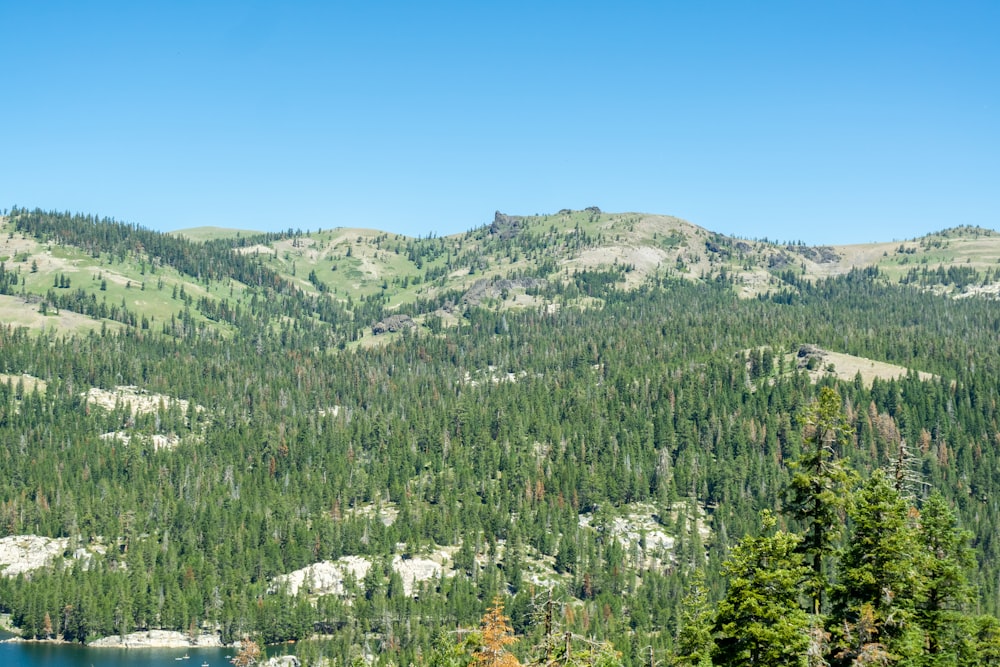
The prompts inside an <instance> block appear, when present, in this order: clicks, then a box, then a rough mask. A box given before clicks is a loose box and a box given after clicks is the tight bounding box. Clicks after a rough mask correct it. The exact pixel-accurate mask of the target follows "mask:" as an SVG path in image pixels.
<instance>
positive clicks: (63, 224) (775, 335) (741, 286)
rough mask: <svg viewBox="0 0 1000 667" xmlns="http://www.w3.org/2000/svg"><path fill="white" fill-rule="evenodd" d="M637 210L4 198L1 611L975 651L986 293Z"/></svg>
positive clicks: (982, 656)
mask: <svg viewBox="0 0 1000 667" xmlns="http://www.w3.org/2000/svg"><path fill="white" fill-rule="evenodd" d="M650 220H651V219H647V218H644V217H640V216H636V215H635V214H629V215H621V216H615V215H614V214H606V213H602V212H600V211H593V210H591V211H583V212H573V211H569V212H564V213H560V214H558V215H555V216H545V217H537V218H536V217H531V218H521V219H519V220H518V222H517V224H516V225H514V224H513V223H511V220H510V219H509V218H508V219H506V220H502V221H501V222H502V223H503V224H500V225H499V226H498V227H497V229H496V230H491V226H489V225H486V226H483V227H482V228H480V229H477V230H473V231H471V232H469V233H467V234H463V235H457V236H454V237H444V238H427V239H410V238H406V237H402V236H398V235H392V234H386V233H382V232H371V231H364V230H326V231H317V232H315V233H303V232H289V233H284V234H276V235H260V236H253V237H249V236H246V235H242V234H240V235H237V234H235V233H234V234H231V235H228V236H222V237H220V238H216V239H213V240H210V241H208V242H196V241H192V240H187V239H184V238H179V237H175V236H170V235H163V234H158V233H156V232H151V231H148V230H144V229H142V228H140V227H136V226H133V225H126V224H122V223H117V222H113V221H108V220H96V219H93V218H89V217H84V216H71V215H64V214H52V213H42V212H38V211H35V212H28V211H24V210H21V209H16V210H15V211H12V212H11V214H10V216H9V217H8V218H7V219H6V220H5V221H4V223H3V224H4V227H5V228H4V229H3V230H2V231H3V233H2V234H0V255H2V256H5V258H4V259H3V264H2V267H0V309H2V313H3V316H2V318H0V319H2V320H3V322H5V323H8V324H5V325H3V326H2V327H0V442H3V443H5V447H3V448H2V449H0V573H3V571H6V574H7V575H8V576H0V613H10V614H11V619H12V621H13V623H14V624H15V625H17V626H18V627H19V628H20V629H21V632H22V634H23V635H25V636H30V637H39V638H52V637H55V636H60V637H62V638H64V639H66V640H69V641H79V642H84V641H90V640H93V639H96V638H98V637H102V636H110V635H120V634H122V635H123V634H127V633H130V632H134V631H141V630H146V629H169V630H180V631H183V632H185V633H188V634H189V635H190V636H192V637H194V636H197V635H198V634H200V633H202V632H209V633H218V634H220V635H221V637H222V639H223V640H224V641H226V642H231V641H234V640H238V639H240V638H242V637H244V636H249V637H252V638H255V639H257V640H260V641H264V642H279V641H285V640H290V639H295V640H305V639H308V638H309V637H312V636H314V635H321V636H322V637H323V639H322V641H299V642H298V643H297V644H296V645H295V649H294V650H295V651H296V652H297V653H298V654H299V655H300V657H302V658H303V660H304V661H307V662H309V664H315V662H316V661H318V660H319V658H320V657H321V656H325V657H327V658H330V659H332V660H336V661H339V664H349V663H353V662H355V661H357V660H366V661H374V662H378V663H380V664H388V663H389V662H392V663H393V664H397V665H400V664H409V663H411V662H412V663H413V664H435V665H444V664H448V665H464V664H471V663H472V662H475V664H483V663H489V664H491V665H492V664H496V663H499V662H503V663H504V664H508V665H510V664H513V661H514V660H515V658H516V659H517V660H520V661H522V662H525V663H531V664H539V665H541V664H546V665H548V664H554V663H557V662H558V663H565V664H570V663H573V664H584V663H586V664H602V665H610V664H627V665H635V666H638V665H649V664H650V663H651V662H652V663H653V664H661V665H662V664H692V665H694V664H699V665H703V664H713V663H714V664H725V665H737V664H738V665H746V664H758V665H781V664H795V665H800V664H807V663H806V659H807V656H813V657H814V658H816V659H817V660H819V659H820V658H822V659H824V660H826V661H827V662H829V663H830V664H837V665H841V664H843V665H848V664H872V663H876V664H888V663H893V664H907V665H911V664H912V665H925V664H989V663H990V661H991V660H995V659H996V656H997V655H1000V622H998V621H997V620H996V618H995V616H996V614H997V613H998V611H1000V585H998V582H1000V560H998V556H1000V553H998V551H1000V542H998V540H997V539H996V535H1000V515H998V511H1000V507H998V500H997V499H998V498H1000V474H998V472H997V471H998V470H1000V426H998V425H1000V401H998V398H1000V397H998V391H1000V349H998V346H997V344H996V341H997V336H998V335H1000V310H998V309H997V303H996V301H995V300H992V299H991V298H990V293H989V290H988V289H987V288H988V287H989V285H988V284H984V283H989V281H988V280H987V269H985V268H983V269H980V268H977V269H976V270H977V271H980V273H979V278H978V279H977V280H978V282H977V284H976V287H977V288H980V289H979V291H976V292H975V293H971V292H970V293H968V296H969V297H970V298H964V299H955V298H952V296H953V295H954V291H953V290H952V291H947V292H946V291H945V290H942V289H937V288H938V287H940V286H941V285H940V284H938V285H936V286H932V285H930V283H929V282H928V284H927V285H925V286H924V287H925V288H921V287H918V286H917V285H913V284H900V278H901V277H903V276H905V275H906V272H907V271H908V270H909V268H908V267H907V266H906V265H903V264H902V263H901V262H902V260H903V259H904V258H905V257H913V255H910V254H907V253H906V252H904V253H900V254H898V256H893V255H889V254H887V258H889V259H892V261H893V262H895V263H894V264H881V263H880V264H879V266H877V267H872V268H854V269H853V270H845V271H844V273H843V274H841V275H834V276H833V277H829V278H816V277H810V276H809V275H808V274H807V273H806V272H804V271H803V270H802V269H801V265H802V263H804V262H812V261H813V260H812V259H809V258H808V257H806V255H804V254H801V253H797V254H796V255H795V256H796V260H795V262H794V263H793V264H788V265H785V264H781V265H780V266H779V265H776V266H775V267H773V268H771V269H767V268H766V265H767V259H766V256H765V255H763V254H762V255H761V256H760V257H759V258H758V257H757V255H756V254H755V253H765V252H768V253H770V252H772V250H773V251H774V253H777V252H784V253H786V254H790V253H791V252H792V251H789V250H788V249H787V248H785V247H778V246H766V247H765V244H762V243H761V242H742V241H741V242H736V241H734V240H731V239H730V240H727V239H726V238H724V237H721V236H719V235H712V234H710V233H708V232H704V234H705V235H704V236H697V234H700V233H701V232H698V231H697V229H696V228H693V226H692V227H691V228H690V229H689V228H688V227H684V226H682V225H680V223H678V222H676V221H675V220H674V219H660V218H657V219H656V220H654V221H652V222H651V221H650ZM495 222H496V221H495ZM654 223H655V224H654ZM684 224H686V223H684ZM656 225H659V226H656ZM630 229H631V231H630ZM692 230H694V231H692ZM702 231H704V230H702ZM630 234H632V235H633V236H629V235H630ZM692 234H694V236H692ZM616 235H617V236H618V237H619V238H618V239H617V240H615V237H616ZM641 235H648V237H647V236H641ZM654 235H655V241H656V243H657V244H658V245H656V246H655V247H654V246H650V245H641V244H640V242H641V243H645V242H646V241H644V240H643V239H646V238H648V239H649V240H650V242H652V240H653V239H654ZM640 236H641V238H640ZM926 238H935V237H926ZM941 238H942V239H943V240H942V246H943V245H944V244H946V243H951V244H952V245H951V250H955V249H956V248H958V247H959V246H961V243H963V242H964V241H963V239H970V243H971V238H972V237H971V236H962V235H955V236H942V237H941ZM706 240H708V241H710V242H711V244H713V246H714V247H715V248H716V249H717V251H718V252H713V251H712V249H711V248H709V246H708V245H706ZM980 241H982V239H980ZM739 243H743V244H744V245H745V246H746V247H745V248H744V247H738V244H739ZM699 244H700V245H699ZM897 245H898V244H897ZM911 245H919V242H907V244H905V247H909V246H911ZM905 247H904V250H905ZM962 247H964V246H962ZM768 248H770V249H768ZM944 250H946V248H943V247H941V248H930V249H927V248H925V249H923V250H919V252H931V251H934V252H944ZM723 251H724V252H723ZM835 251H836V254H837V256H838V257H840V258H843V257H845V256H847V254H848V251H847V250H845V249H843V248H837V249H835ZM668 253H678V254H668ZM741 253H742V255H741ZM723 254H726V258H723V257H722V256H723ZM824 257H827V259H829V257H830V255H829V254H824V253H820V252H819V251H817V255H816V261H819V260H822V259H823V258H824ZM649 258H660V259H659V260H657V261H661V260H662V259H663V258H666V262H665V263H663V262H662V261H661V264H660V265H656V264H652V263H648V264H647V263H644V262H647V260H649ZM677 258H680V262H678V261H677ZM712 258H715V259H712ZM599 260H600V261H599ZM649 261H650V262H651V261H652V260H649ZM837 261H838V262H839V261H844V260H843V259H838V260H837ZM963 261H964V260H963ZM827 263H828V264H832V263H834V262H833V261H832V260H830V261H828V262H827ZM928 264H930V261H929V262H928ZM969 264H970V266H973V267H975V266H976V261H973V262H970V263H969ZM681 265H683V266H681ZM744 265H745V266H747V267H749V268H748V269H747V270H746V272H745V273H741V271H743V269H741V268H739V267H742V266H744ZM808 266H811V265H808V264H807V267H808ZM936 266H937V265H936V264H934V265H932V267H933V268H931V267H929V268H928V273H932V272H936V270H937V269H936ZM692 267H701V268H695V269H694V270H692ZM910 268H912V267H910ZM758 270H760V271H764V274H763V275H760V276H758V277H760V280H761V281H762V282H761V283H760V285H759V287H760V289H757V290H756V291H755V292H754V293H752V294H750V293H748V292H747V289H749V287H748V285H750V280H751V276H755V275H758V274H756V273H754V272H755V271H758ZM944 271H945V273H946V274H947V272H948V271H949V269H948V268H945V269H944ZM919 274H920V270H919V269H918V275H919ZM755 279H756V278H755ZM932 287H933V288H934V289H932ZM747 296H753V297H754V298H746V297H747ZM88 304H89V305H88ZM102 305H103V306H104V308H106V309H107V310H106V311H105V312H107V313H108V314H110V313H111V308H112V307H114V308H115V311H114V312H115V314H116V315H118V316H117V317H108V318H106V319H100V317H101V312H102V311H101V310H100V308H101V306H102ZM95 309H96V310H95ZM69 315H72V317H70V316H69ZM404 316H405V317H404ZM95 318H97V319H95ZM92 325H93V326H92ZM373 325H381V326H373ZM373 328H377V329H379V332H378V334H377V335H376V334H375V333H373ZM805 344H809V345H808V346H807V345H805ZM801 350H806V353H803V354H802V355H800V351H801ZM822 350H828V351H831V353H830V354H829V355H828V356H826V357H822V356H821V354H820V352H819V351H822ZM848 361H849V362H850V363H851V364H853V365H854V366H852V371H851V372H845V368H844V367H843V366H844V364H846V363H848ZM838 364H840V365H841V367H839V368H838V367H837V366H838ZM899 367H902V368H904V369H910V371H909V372H908V373H905V374H900V372H898V368H899ZM886 369H890V370H886ZM891 369H897V370H896V371H891ZM918 372H922V373H924V375H922V376H921V375H918ZM921 377H922V378H923V379H921ZM27 536H35V537H31V538H29V537H27ZM41 538H47V539H44V540H43V539H41ZM28 544H31V545H42V546H41V547H37V548H33V549H32V550H33V551H34V552H35V556H36V558H35V559H34V560H31V561H30V562H29V559H28V558H27V556H26V555H25V550H26V547H25V548H21V547H19V546H18V545H28ZM43 547H44V554H45V556H44V557H42V558H37V556H38V555H39V552H40V550H41V549H42V548H43ZM509 633H512V634H509ZM512 637H516V639H517V641H516V642H514V643H510V642H508V641H507V639H509V638H512ZM508 651H509V653H508ZM812 664H821V663H819V662H814V663H812Z"/></svg>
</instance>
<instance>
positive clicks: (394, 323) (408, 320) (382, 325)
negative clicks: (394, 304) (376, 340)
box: [372, 315, 417, 336]
mask: <svg viewBox="0 0 1000 667" xmlns="http://www.w3.org/2000/svg"><path fill="white" fill-rule="evenodd" d="M415 326H417V323H416V322H414V321H413V318H412V317H410V316H409V315H390V316H389V317H387V318H385V319H384V320H382V321H381V322H376V323H375V324H373V325H372V333H373V334H375V335H376V336H379V335H381V334H384V333H395V332H397V331H402V330H403V329H409V328H411V327H415Z"/></svg>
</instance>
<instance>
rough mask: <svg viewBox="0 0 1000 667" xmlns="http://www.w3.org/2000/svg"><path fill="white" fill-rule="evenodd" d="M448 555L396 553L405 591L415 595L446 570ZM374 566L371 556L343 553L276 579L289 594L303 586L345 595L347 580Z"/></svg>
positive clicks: (396, 567) (359, 577)
mask: <svg viewBox="0 0 1000 667" xmlns="http://www.w3.org/2000/svg"><path fill="white" fill-rule="evenodd" d="M446 558H448V556H447V554H445V553H443V552H442V553H438V554H437V560H432V559H429V558H404V557H402V556H399V555H397V556H395V557H393V559H392V565H391V567H392V570H393V572H396V573H397V574H398V575H399V577H400V579H402V580H403V592H404V593H405V594H406V595H413V592H414V590H415V589H416V588H417V585H418V584H419V583H420V582H422V581H427V580H429V579H436V578H438V577H440V576H441V575H442V573H444V572H445V569H444V567H443V566H442V565H441V563H440V562H439V561H441V560H444V559H446ZM371 566H372V564H371V560H370V559H368V558H365V557H363V556H342V557H341V558H338V559H337V560H335V561H329V560H326V561H322V562H319V563H313V564H312V565H309V566H307V567H304V568H302V569H301V570H295V571H294V572H291V573H289V574H286V575H284V576H281V577H278V578H277V579H276V580H275V581H276V583H278V584H280V585H284V586H286V587H287V592H288V594H289V595H297V594H298V592H299V590H302V589H304V590H305V592H306V593H308V594H310V595H345V594H346V593H347V589H346V587H345V586H344V581H345V580H346V579H347V578H348V577H350V578H352V579H353V580H354V581H356V582H360V581H361V580H362V579H364V578H365V576H367V574H368V570H370V569H371Z"/></svg>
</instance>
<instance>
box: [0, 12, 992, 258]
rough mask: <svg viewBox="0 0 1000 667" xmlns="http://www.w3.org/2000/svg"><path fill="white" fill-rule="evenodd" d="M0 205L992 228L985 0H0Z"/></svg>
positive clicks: (918, 229)
mask: <svg viewBox="0 0 1000 667" xmlns="http://www.w3.org/2000/svg"><path fill="white" fill-rule="evenodd" d="M0 34H2V39H0V53H2V56H0V82H2V92H3V96H2V100H0V137H2V159H0V208H4V207H9V206H11V205H15V204H16V205H19V206H28V207H32V208H33V207H36V206H38V207H41V208H44V209H58V210H70V211H79V212H86V213H97V214H101V215H108V216H111V217H115V218H117V219H120V220H126V221H129V222H136V223H139V224H141V225H144V226H147V227H152V228H154V229H160V230H172V229H179V228H184V227H194V226H200V225H219V226H225V227H241V228H251V229H268V230H276V229H285V228H288V227H296V228H302V229H316V228H317V227H324V228H328V227H334V226H363V227H375V228H380V229H384V230H388V231H394V232H402V233H407V234H411V235H417V234H427V233H429V232H435V233H437V234H448V233H454V232H459V231H465V230H467V229H470V228H472V227H475V226H478V225H480V224H482V223H485V222H488V221H490V220H491V219H492V217H493V212H494V210H496V209H499V210H502V211H504V212H506V213H511V214H533V213H536V212H537V213H546V212H554V211H556V210H558V209H560V208H584V207H587V206H592V205H596V206H600V207H601V208H602V209H604V210H605V211H644V212H651V213H665V214H671V215H677V216H680V217H683V218H685V219H687V220H690V221H691V222H694V223H696V224H699V225H701V226H703V227H707V228H709V229H712V230H714V231H719V232H723V233H732V234H738V235H741V236H749V237H762V236H767V237H769V238H772V239H781V240H789V239H802V240H804V241H806V242H809V243H841V242H864V241H871V240H892V239H896V238H900V239H902V238H907V237H913V236H916V235H920V234H923V233H926V232H929V231H934V230H937V229H941V228H943V227H948V226H953V225H958V224H977V225H982V226H986V227H992V228H998V227H1000V37H998V35H1000V2H997V1H996V0H988V1H984V2H963V1H954V0H952V1H947V2H945V1H940V2H924V1H921V0H906V1H901V2H890V1H880V0H864V1H858V2H852V1H836V2H834V1H829V2H823V1H811V0H810V1H795V2H768V1H761V2H744V1H740V2H701V1H694V0H691V1H690V2H668V1H665V0H664V1H659V2H627V1H626V2H619V3H611V2H607V1H604V2H587V1H585V0H572V1H567V2H540V1H538V0H535V1H532V2H519V1H513V0H508V1H505V2H497V3H493V2H478V1H476V2H473V1H469V0H467V1H465V2H376V1H369V2H317V3H312V2H281V3H278V2H274V3H271V2H267V3H265V2H247V1H240V2H233V3H221V2H190V3H186V2H169V3H152V2H149V3H147V2H134V1H132V2H122V3H106V2H65V3H60V2H14V1H9V2H0Z"/></svg>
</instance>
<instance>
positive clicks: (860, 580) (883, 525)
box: [834, 469, 928, 659]
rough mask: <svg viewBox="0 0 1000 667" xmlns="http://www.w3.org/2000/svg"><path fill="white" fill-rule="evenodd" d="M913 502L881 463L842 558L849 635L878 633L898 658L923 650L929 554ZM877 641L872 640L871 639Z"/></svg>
mask: <svg viewBox="0 0 1000 667" xmlns="http://www.w3.org/2000/svg"><path fill="white" fill-rule="evenodd" d="M915 515H916V511H915V510H912V511H911V508H909V507H908V506H907V504H906V502H905V501H904V500H903V498H902V497H901V496H900V494H899V492H898V491H896V489H895V488H894V486H893V484H892V480H891V479H890V478H889V477H888V475H886V473H885V472H884V471H883V470H881V469H878V470H876V471H875V472H874V473H873V474H872V476H871V478H870V479H868V480H867V481H866V482H865V483H864V484H863V485H862V487H861V488H860V489H859V490H858V491H857V493H856V494H855V496H854V502H853V506H852V507H851V509H850V516H851V519H852V521H853V531H852V533H851V536H850V538H849V541H848V544H847V548H846V549H845V551H844V554H843V557H842V558H841V562H840V582H839V585H838V587H837V588H836V602H835V608H834V617H835V620H836V621H837V623H838V626H837V627H838V629H839V630H841V631H842V632H843V635H844V636H845V637H846V636H848V635H850V634H851V632H850V630H851V629H852V628H853V629H854V630H855V632H854V634H855V635H856V636H857V635H860V634H862V632H861V630H860V628H870V629H867V630H865V631H864V634H866V636H870V637H877V638H878V639H877V641H878V642H879V643H880V644H881V645H882V646H884V647H885V650H886V651H887V652H888V654H889V655H891V656H893V657H894V658H897V659H905V658H913V657H915V656H916V655H919V653H920V651H921V648H922V644H923V633H922V631H921V628H920V626H919V625H918V623H917V618H916V614H915V612H916V609H917V604H918V602H919V600H920V599H921V595H922V585H923V583H924V580H923V575H924V572H925V571H926V568H927V565H928V563H927V561H928V559H927V558H926V557H925V556H924V552H923V550H922V549H921V546H920V543H919V539H918V535H917V530H916V526H915ZM866 643H872V642H866Z"/></svg>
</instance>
